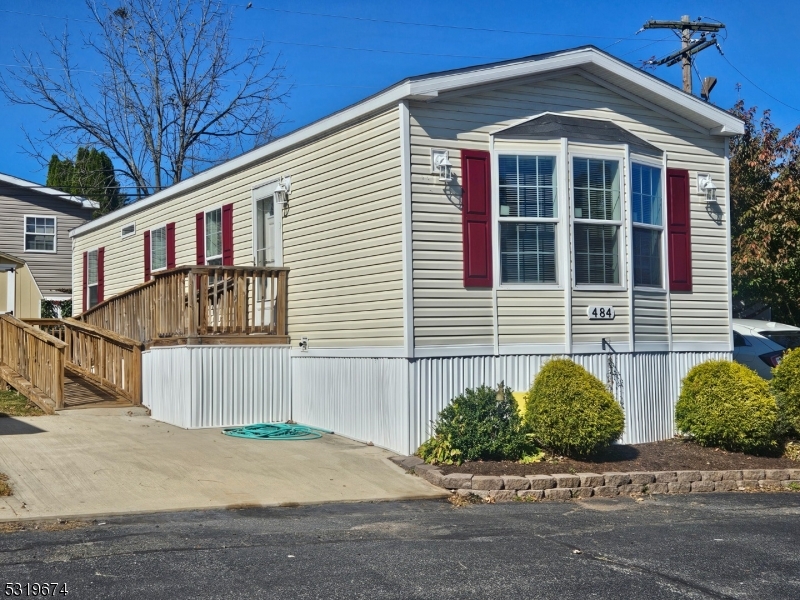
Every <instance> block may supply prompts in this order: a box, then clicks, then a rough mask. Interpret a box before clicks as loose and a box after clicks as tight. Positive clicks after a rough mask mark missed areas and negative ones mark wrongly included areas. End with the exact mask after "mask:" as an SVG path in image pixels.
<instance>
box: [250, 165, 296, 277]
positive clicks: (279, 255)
mask: <svg viewBox="0 0 800 600" xmlns="http://www.w3.org/2000/svg"><path fill="white" fill-rule="evenodd" d="M282 179H288V177H274V178H273V177H271V178H270V179H268V180H266V181H264V182H261V183H257V184H256V185H254V186H253V188H252V190H251V199H252V207H251V209H252V218H251V222H252V244H253V265H257V264H258V248H257V246H258V210H257V208H258V202H259V200H264V199H265V198H269V197H270V196H273V207H274V211H275V221H274V223H273V225H274V231H273V240H274V244H275V246H274V258H275V260H274V262H273V263H272V265H271V266H274V267H282V266H283V205H281V204H278V203H277V202H275V200H274V196H275V190H276V189H277V187H278V185H279V184H280V182H281V180H282Z"/></svg>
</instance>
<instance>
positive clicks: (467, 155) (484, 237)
mask: <svg viewBox="0 0 800 600" xmlns="http://www.w3.org/2000/svg"><path fill="white" fill-rule="evenodd" d="M461 180H462V183H461V186H462V188H463V194H462V206H461V227H462V243H463V248H464V287H492V218H491V217H492V211H491V206H492V204H491V198H492V194H491V159H490V156H489V153H488V152H483V151H481V150H462V151H461Z"/></svg>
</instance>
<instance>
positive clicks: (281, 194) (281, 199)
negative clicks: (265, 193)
mask: <svg viewBox="0 0 800 600" xmlns="http://www.w3.org/2000/svg"><path fill="white" fill-rule="evenodd" d="M291 189H292V178H291V177H282V178H281V179H280V180H279V181H278V185H277V187H276V188H275V191H274V192H273V195H274V197H275V204H281V205H283V204H286V203H287V202H288V201H289V192H290V191H291Z"/></svg>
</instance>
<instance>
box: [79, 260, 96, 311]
mask: <svg viewBox="0 0 800 600" xmlns="http://www.w3.org/2000/svg"><path fill="white" fill-rule="evenodd" d="M92 252H94V253H95V257H96V258H95V264H96V265H97V281H95V282H94V283H90V274H91V271H90V269H89V255H91V253H92ZM99 285H100V248H99V247H98V248H91V249H89V250H86V281H85V282H84V283H83V293H84V294H85V298H86V310H89V309H90V308H94V307H95V306H97V304H100V302H99V297H100V296H99V294H98V295H97V296H98V302H97V304H91V303H90V298H91V296H90V295H89V288H90V287H92V286H94V287H95V288H98V292H99V287H98V286H99Z"/></svg>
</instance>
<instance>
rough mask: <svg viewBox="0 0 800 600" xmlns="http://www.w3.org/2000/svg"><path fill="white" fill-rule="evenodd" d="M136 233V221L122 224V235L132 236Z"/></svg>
mask: <svg viewBox="0 0 800 600" xmlns="http://www.w3.org/2000/svg"><path fill="white" fill-rule="evenodd" d="M134 233H136V223H128V224H127V225H123V226H122V237H124V238H126V237H130V236H132V235H133V234H134Z"/></svg>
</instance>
